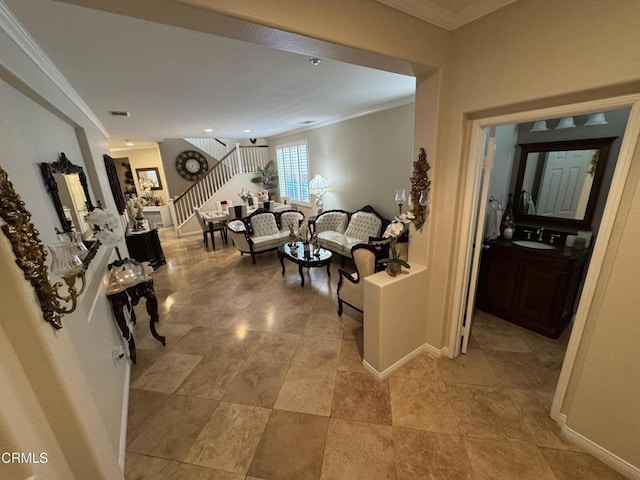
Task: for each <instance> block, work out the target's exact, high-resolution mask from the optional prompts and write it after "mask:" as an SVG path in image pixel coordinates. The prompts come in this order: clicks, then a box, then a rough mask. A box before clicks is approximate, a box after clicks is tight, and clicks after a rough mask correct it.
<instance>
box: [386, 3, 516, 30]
mask: <svg viewBox="0 0 640 480" xmlns="http://www.w3.org/2000/svg"><path fill="white" fill-rule="evenodd" d="M376 1H377V2H379V3H383V4H385V5H387V6H389V7H392V8H395V9H396V10H400V11H401V12H404V13H407V14H409V15H411V16H413V17H416V18H419V19H421V20H424V21H426V22H429V23H432V24H434V25H437V26H439V27H442V28H445V29H447V30H455V29H456V28H459V27H462V26H463V25H466V24H467V23H470V22H473V21H474V20H477V19H478V18H480V17H484V16H485V15H488V14H490V13H491V12H493V11H495V10H498V9H500V8H502V7H505V6H507V5H509V4H510V3H513V2H515V1H516V0H376Z"/></svg>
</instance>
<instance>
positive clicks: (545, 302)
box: [476, 245, 584, 338]
mask: <svg viewBox="0 0 640 480" xmlns="http://www.w3.org/2000/svg"><path fill="white" fill-rule="evenodd" d="M583 264H584V261H576V260H573V259H568V258H563V257H560V256H549V255H541V254H539V253H537V252H533V251H532V252H530V251H527V250H524V249H519V248H514V247H511V246H505V245H491V246H490V248H489V249H487V250H484V251H483V252H482V260H481V263H480V275H479V278H478V289H477V302H476V306H477V307H478V308H479V309H480V310H483V311H485V312H487V313H491V314H492V315H495V316H497V317H500V318H502V319H504V320H508V321H510V322H512V323H515V324H517V325H520V326H523V327H525V328H528V329H529V330H533V331H534V332H537V333H540V334H542V335H546V336H548V337H551V338H557V337H558V336H560V334H561V333H562V331H563V330H564V328H565V327H566V325H567V324H568V323H569V321H570V320H571V317H572V314H573V305H574V303H575V298H576V294H577V289H578V285H579V281H580V278H581V273H582V268H583Z"/></svg>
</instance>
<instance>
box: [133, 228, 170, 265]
mask: <svg viewBox="0 0 640 480" xmlns="http://www.w3.org/2000/svg"><path fill="white" fill-rule="evenodd" d="M144 223H145V228H144V229H143V230H139V231H137V230H134V229H133V225H134V224H135V222H132V223H131V224H130V225H129V227H128V228H127V235H126V237H125V239H126V242H127V248H128V249H129V255H130V256H131V258H135V259H136V260H137V261H138V262H149V264H151V266H152V267H153V269H154V270H155V269H156V268H158V267H159V266H161V265H164V264H165V263H167V262H166V260H165V259H164V252H163V251H162V245H161V244H160V238H159V237H158V228H157V227H156V226H155V224H154V223H153V222H147V221H145V222H144Z"/></svg>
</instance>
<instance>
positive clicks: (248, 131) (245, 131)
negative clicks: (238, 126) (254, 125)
mask: <svg viewBox="0 0 640 480" xmlns="http://www.w3.org/2000/svg"><path fill="white" fill-rule="evenodd" d="M243 132H244V133H251V130H249V129H248V128H246V129H244V130H243Z"/></svg>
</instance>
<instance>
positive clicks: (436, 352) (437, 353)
mask: <svg viewBox="0 0 640 480" xmlns="http://www.w3.org/2000/svg"><path fill="white" fill-rule="evenodd" d="M424 352H427V353H429V354H430V355H433V356H434V357H436V358H441V357H444V356H446V354H447V347H443V348H441V349H437V348H436V347H434V346H433V345H430V344H428V343H425V344H423V345H420V346H419V347H418V348H416V349H415V350H414V351H413V352H410V353H408V354H407V355H405V356H404V357H402V358H401V359H400V360H398V361H397V362H396V363H394V364H393V365H391V366H390V367H388V368H386V369H385V370H384V371H382V372H379V371H378V370H376V369H375V368H373V367H372V366H371V365H370V364H369V363H368V362H367V361H366V360H364V359H363V360H362V367H363V368H364V369H365V370H366V371H367V372H369V373H370V374H371V375H373V376H374V377H375V378H376V379H377V380H378V381H382V380H384V379H385V378H387V377H389V376H390V375H391V374H393V373H394V372H395V371H397V370H399V369H401V368H402V367H403V366H405V365H406V364H407V363H409V362H410V361H411V360H413V359H414V358H415V357H417V356H418V355H420V354H421V353H424Z"/></svg>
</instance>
